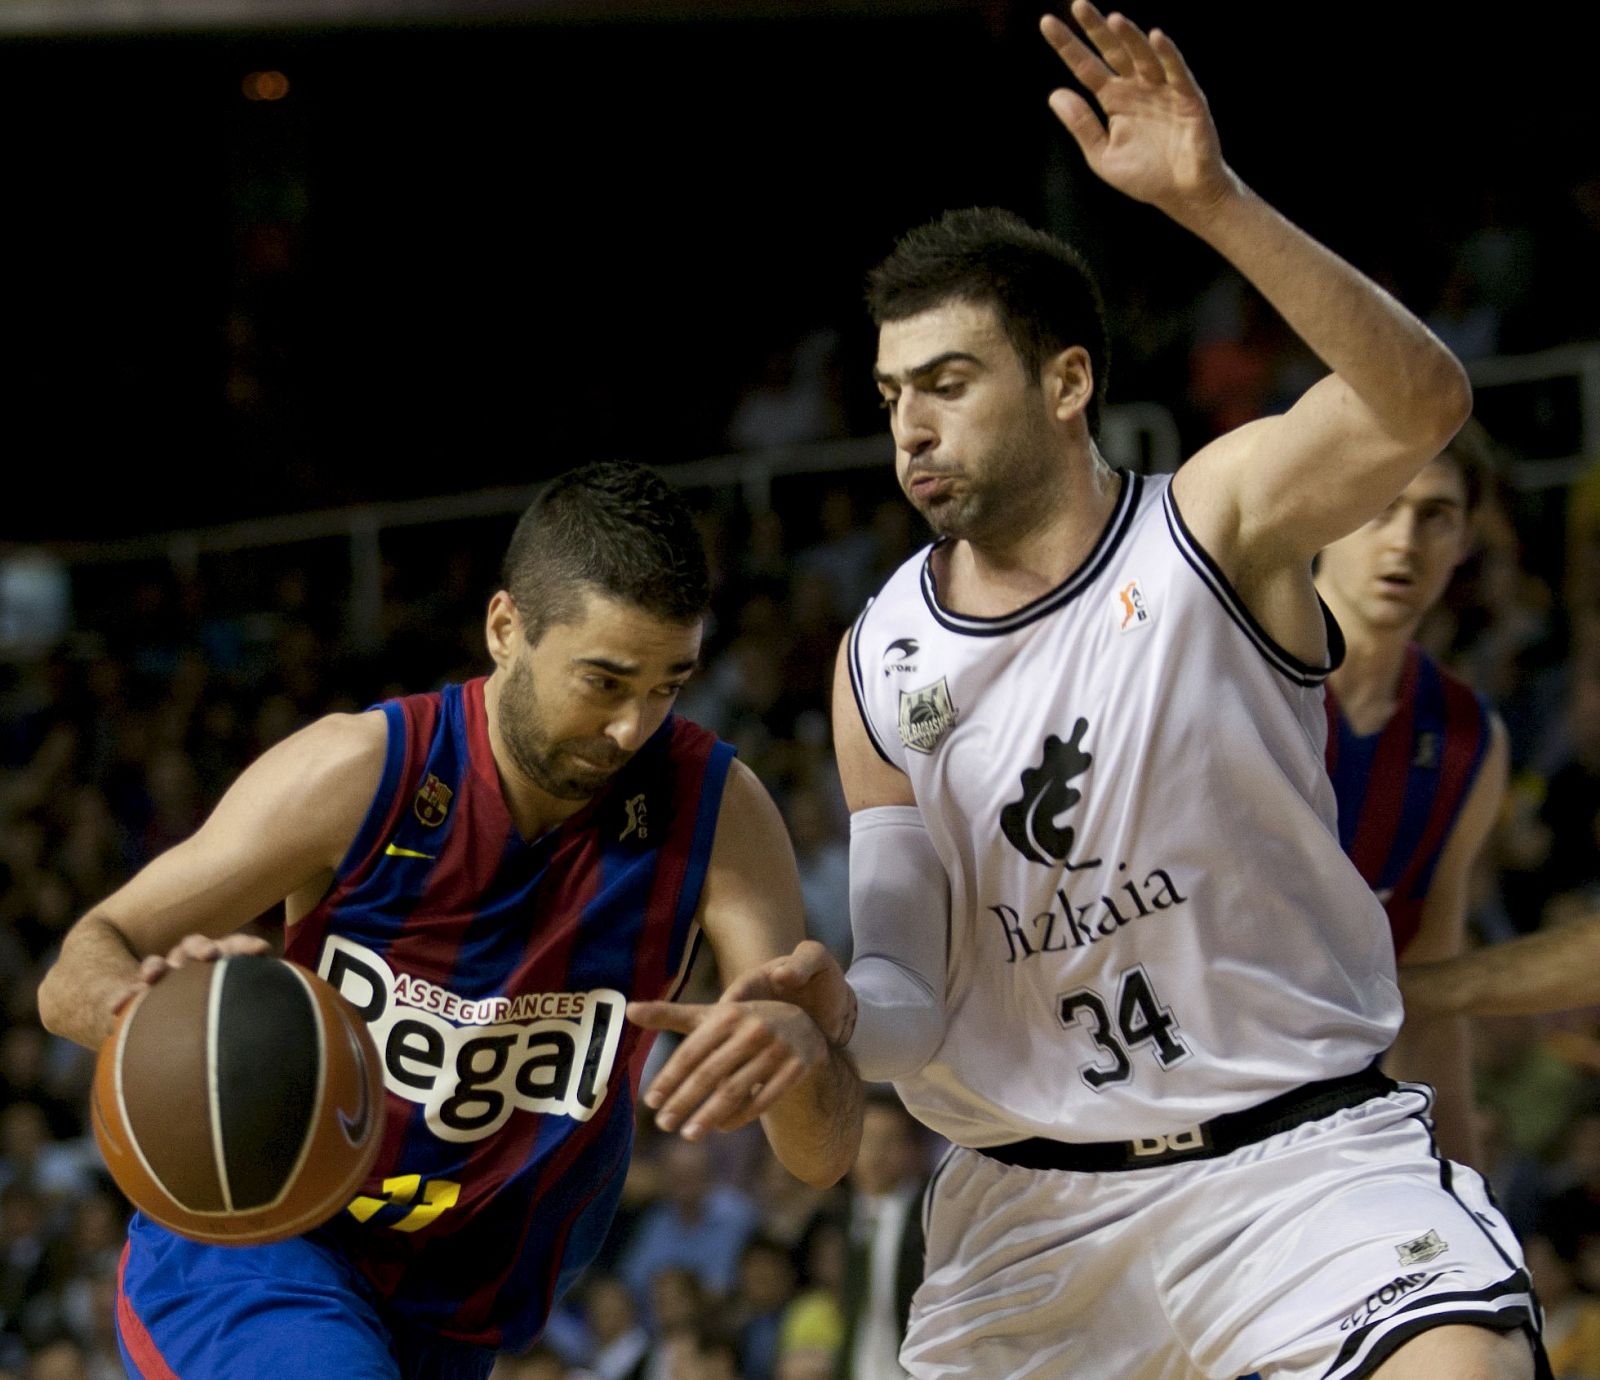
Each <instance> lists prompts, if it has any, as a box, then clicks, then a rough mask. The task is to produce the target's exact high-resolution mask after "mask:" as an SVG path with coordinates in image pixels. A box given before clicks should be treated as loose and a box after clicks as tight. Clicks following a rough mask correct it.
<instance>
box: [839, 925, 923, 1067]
mask: <svg viewBox="0 0 1600 1380" xmlns="http://www.w3.org/2000/svg"><path fill="white" fill-rule="evenodd" d="M845 980H846V981H847V982H848V983H849V984H850V987H851V990H852V991H854V993H855V997H856V1019H855V1026H854V1028H853V1030H852V1031H851V1034H850V1039H849V1043H848V1044H847V1045H846V1048H847V1049H848V1050H849V1051H850V1055H851V1057H852V1058H853V1059H854V1060H855V1061H856V1067H858V1068H859V1069H860V1070H861V1076H862V1077H863V1078H866V1079H868V1080H869V1081H870V1082H874V1083H892V1082H894V1081H895V1080H897V1079H900V1078H909V1077H911V1075H912V1074H914V1073H917V1072H918V1071H919V1070H921V1068H922V1066H923V1065H924V1064H926V1063H927V1062H928V1060H930V1059H931V1058H933V1056H934V1053H935V1052H936V1051H937V1050H938V1048H939V1046H940V1045H941V1044H942V1043H943V1042H944V1027H945V1011H944V994H943V992H942V991H939V992H936V991H934V990H933V988H932V986H931V985H930V983H929V982H928V980H927V977H926V976H925V975H923V974H921V973H919V972H916V971H913V970H912V969H910V968H907V967H905V966H903V965H901V964H898V963H896V962H893V961H892V960H891V959H889V958H886V957H882V956H877V955H869V956H867V957H865V958H861V959H858V960H857V961H856V962H854V963H852V964H851V965H850V971H849V972H848V973H847V974H846V975H845Z"/></svg>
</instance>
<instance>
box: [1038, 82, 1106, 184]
mask: <svg viewBox="0 0 1600 1380" xmlns="http://www.w3.org/2000/svg"><path fill="white" fill-rule="evenodd" d="M1050 109H1051V110H1053V111H1055V115H1056V119H1058V120H1060V121H1061V123H1062V124H1064V125H1065V126H1066V127H1067V132H1068V133H1069V134H1071V135H1072V137H1073V138H1074V139H1076V140H1077V141H1078V147H1079V148H1080V149H1082V150H1083V156H1084V157H1085V158H1086V159H1088V160H1089V166H1090V167H1093V166H1094V165H1095V162H1096V160H1097V159H1098V158H1099V157H1100V151H1101V150H1102V149H1103V148H1105V146H1106V127H1105V126H1104V125H1103V124H1101V123H1100V117H1099V116H1098V115H1096V114H1095V113H1094V111H1093V110H1092V109H1091V108H1090V106H1089V102H1088V101H1086V100H1084V98H1083V97H1082V96H1080V95H1079V94H1078V93H1077V92H1076V91H1068V90H1067V89H1066V88H1065V87H1062V88H1060V89H1059V90H1056V91H1052V92H1051V93H1050Z"/></svg>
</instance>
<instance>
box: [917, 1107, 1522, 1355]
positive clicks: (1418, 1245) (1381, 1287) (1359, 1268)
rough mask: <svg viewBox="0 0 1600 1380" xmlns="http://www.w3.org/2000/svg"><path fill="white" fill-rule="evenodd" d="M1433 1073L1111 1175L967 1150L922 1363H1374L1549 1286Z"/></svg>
mask: <svg viewBox="0 0 1600 1380" xmlns="http://www.w3.org/2000/svg"><path fill="white" fill-rule="evenodd" d="M1430 1103H1431V1098H1430V1096H1429V1094H1428V1091H1427V1089H1426V1088H1424V1087H1421V1086H1420V1085H1416V1084H1406V1085H1403V1086H1402V1087H1400V1088H1399V1089H1398V1090H1397V1091H1395V1092H1392V1093H1390V1094H1388V1095H1387V1096H1380V1097H1376V1098H1373V1099H1372V1100H1371V1101H1368V1102H1364V1103H1361V1104H1360V1105H1358V1106H1355V1107H1350V1108H1346V1109H1345V1110H1343V1111H1339V1112H1336V1113H1334V1114H1333V1115H1331V1116H1328V1117H1325V1118H1323V1119H1321V1120H1318V1121H1310V1122H1307V1123H1305V1124H1304V1125H1301V1126H1297V1127H1295V1128H1294V1129H1293V1130H1290V1131H1286V1132H1284V1133H1282V1134H1281V1135H1277V1136H1272V1137H1269V1138H1268V1139H1265V1140H1262V1141H1259V1142H1257V1143H1255V1144H1253V1145H1247V1146H1245V1147H1244V1148H1242V1149H1240V1150H1236V1151H1234V1152H1233V1153H1232V1154H1229V1155H1225V1156H1221V1157H1219V1158H1216V1159H1209V1160H1194V1161H1189V1162H1180V1163H1173V1164H1169V1165H1163V1166H1157V1167H1153V1168H1149V1169H1133V1170H1125V1171H1121V1172H1111V1173H1098V1174H1096V1173H1079V1172H1074V1171H1070V1170H1052V1169H1042V1170H1041V1169H1026V1168H1021V1167H1018V1166H1014V1165H1008V1164H1003V1163H1000V1162H999V1161H997V1160H994V1159H990V1158H988V1157H987V1156H985V1155H983V1154H981V1153H979V1152H978V1151H975V1150H968V1149H964V1148H961V1147H957V1148H956V1149H953V1150H952V1151H951V1152H950V1153H949V1154H948V1155H947V1156H946V1157H945V1159H944V1161H943V1162H942V1163H941V1165H940V1167H939V1169H938V1171H937V1173H936V1174H935V1176H934V1179H933V1182H932V1184H931V1185H930V1187H929V1190H928V1195H927V1199H926V1202H925V1204H924V1213H925V1218H926V1227H927V1242H928V1253H927V1264H928V1272H927V1277H926V1279H925V1281H924V1283H923V1285H922V1287H921V1288H920V1289H919V1290H918V1291H917V1294H916V1297H915V1299H914V1300H913V1303H912V1309H911V1322H910V1327H909V1330H908V1332H907V1335H906V1339H905V1344H904V1346H903V1347H902V1349H901V1353H900V1359H901V1363H902V1364H903V1365H904V1366H905V1367H906V1369H907V1370H908V1371H909V1372H910V1373H911V1375H912V1376H914V1377H916V1380H934V1377H955V1376H961V1377H968V1378H970V1380H1023V1378H1024V1377H1031V1378H1032V1380H1067V1377H1078V1378H1079V1380H1237V1377H1240V1376H1250V1375H1255V1374H1259V1375H1260V1376H1261V1380H1313V1378H1315V1380H1356V1377H1361V1376H1367V1375H1370V1374H1371V1373H1372V1372H1373V1371H1374V1370H1376V1369H1377V1367H1378V1366H1379V1365H1381V1364H1382V1362H1383V1361H1384V1360H1385V1359H1387V1358H1388V1356H1389V1355H1391V1354H1392V1353H1393V1352H1394V1351H1395V1349H1396V1348H1398V1347H1399V1346H1401V1345H1402V1344H1403V1343H1404V1342H1405V1341H1407V1340H1408V1339H1409V1338H1411V1337H1413V1336H1415V1335H1416V1334H1417V1333H1419V1332H1421V1331H1423V1330H1425V1329H1427V1328H1430V1327H1437V1326H1440V1325H1443V1324H1447V1323H1467V1324H1474V1325H1478V1326H1482V1327H1487V1328H1492V1329H1494V1330H1497V1331H1510V1330H1513V1329H1519V1328H1520V1329H1524V1330H1526V1331H1527V1332H1528V1333H1529V1335H1530V1345H1534V1346H1537V1340H1536V1338H1537V1328H1538V1320H1539V1314H1538V1305H1537V1304H1536V1302H1535V1300H1534V1298H1533V1296H1532V1293H1531V1286H1530V1284H1529V1280H1528V1275H1527V1271H1526V1270H1525V1268H1524V1265H1523V1260H1522V1251H1521V1249H1520V1247H1519V1246H1518V1245H1517V1242H1516V1239H1515V1237H1514V1236H1513V1235H1512V1232H1511V1229H1510V1227H1509V1226H1508V1225H1507V1224H1506V1221H1505V1219H1504V1218H1503V1217H1502V1216H1501V1215H1500V1212H1499V1210H1498V1209H1497V1208H1496V1207H1495V1206H1494V1205H1493V1204H1492V1203H1491V1202H1490V1199H1489V1195H1488V1192H1487V1191H1486V1189H1485V1187H1484V1183H1483V1180H1482V1179H1481V1178H1480V1177H1479V1175H1478V1174H1477V1173H1476V1172H1475V1171H1473V1170H1471V1169H1467V1168H1465V1167H1463V1166H1461V1165H1458V1164H1454V1163H1452V1162H1450V1161H1448V1160H1443V1159H1441V1158H1440V1157H1439V1155H1438V1154H1437V1152H1436V1150H1435V1149H1434V1144H1433V1135H1432V1131H1431V1127H1430V1123H1429V1122H1428V1120H1427V1112H1428V1110H1429V1107H1430Z"/></svg>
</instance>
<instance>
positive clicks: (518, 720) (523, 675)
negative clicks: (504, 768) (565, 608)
mask: <svg viewBox="0 0 1600 1380" xmlns="http://www.w3.org/2000/svg"><path fill="white" fill-rule="evenodd" d="M497 717H498V719H499V723H500V739H501V741H502V742H503V743H504V744H505V745H506V752H507V753H508V754H509V755H510V757H511V761H512V763H513V765H514V766H515V767H516V768H517V770H518V771H519V772H521V773H522V774H523V775H524V776H525V777H527V779H528V780H529V781H531V782H533V784H534V785H535V786H537V787H538V788H539V789H540V790H541V791H543V792H544V793H545V794H546V795H550V796H554V797H555V798H556V799H557V800H589V799H591V798H592V797H594V796H596V795H599V794H600V792H601V791H603V790H604V789H605V788H606V786H607V785H609V784H610V782H611V778H612V777H613V776H615V775H616V773H617V771H619V770H620V769H621V767H622V765H623V763H624V762H626V761H627V756H624V757H623V759H622V761H620V762H618V763H617V764H616V766H615V767H613V768H612V769H611V770H610V771H608V772H604V773H597V772H586V771H585V770H584V769H582V768H580V767H578V766H577V765H576V764H569V765H564V764H563V762H562V759H561V753H562V749H563V748H565V747H567V746H569V744H567V743H557V742H553V741H552V740H551V737H550V734H549V731H548V730H547V729H546V728H545V726H544V715H543V714H542V713H541V712H540V709H539V696H538V692H537V691H536V690H535V689H534V688H533V672H532V671H530V670H529V669H528V663H527V662H526V661H522V660H519V661H517V662H516V664H515V665H513V666H512V668H511V673H510V674H509V675H508V676H507V677H506V683H505V685H504V686H503V687H502V688H501V691H500V703H499V712H498V715H497ZM575 745H576V744H572V746H575ZM586 746H587V745H586ZM630 755H631V754H630Z"/></svg>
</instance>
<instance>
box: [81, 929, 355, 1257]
mask: <svg viewBox="0 0 1600 1380" xmlns="http://www.w3.org/2000/svg"><path fill="white" fill-rule="evenodd" d="M383 1110H384V1093H383V1083H382V1078H381V1074H380V1065H379V1063H378V1055H377V1050H376V1049H375V1048H374V1046H373V1043H372V1037H371V1036H370V1035H369V1034H368V1033H367V1028H366V1026H365V1025H364V1024H363V1023H362V1021H361V1020H360V1018H359V1017H358V1016H357V1015H356V1014H355V1012H354V1011H353V1010H352V1009H351V1008H350V1006H349V1005H348V1004H347V1003H346V1002H345V1000H344V998H343V997H341V996H339V995H338V994H337V993H336V992H335V991H334V990H333V988H331V987H330V986H328V984H327V983H325V982H323V981H322V979H321V978H318V977H316V976H314V975H313V974H311V973H309V972H307V971H306V970H305V969H304V968H301V967H300V966H299V965H297V964H294V963H289V962H286V961H285V960H283V959H278V958H266V957H229V958H223V959H220V960H218V961H217V962H215V963H189V964H185V965H184V966H183V967H181V968H178V969H176V970H175V971H173V972H170V973H168V974H166V976H164V977H163V978H162V979H161V980H160V981H159V982H157V983H156V984H155V985H154V986H152V987H151V988H150V989H149V990H147V991H145V992H142V993H140V994H139V996H138V997H136V998H135V999H134V1000H133V1001H132V1002H130V1003H129V1005H128V1006H127V1007H126V1008H125V1009H124V1010H123V1012H122V1014H121V1016H120V1018H119V1019H118V1021H117V1026H116V1029H115V1030H113V1031H112V1033H111V1035H110V1036H109V1037H108V1038H107V1039H106V1041H105V1043H104V1044H103V1045H102V1046H101V1047H100V1054H99V1059H98V1061H97V1063H96V1066H95V1077H94V1090H93V1094H92V1097H91V1102H90V1117H91V1120H92V1122H93V1124H94V1135H95V1140H96V1141H97V1142H98V1143H99V1146H100V1153H101V1154H102V1155H103V1156H104V1157H105V1161H106V1165H107V1167H108V1168H109V1169H110V1171H111V1176H112V1177H113V1178H114V1179H115V1180H116V1181H117V1185H118V1186H119V1187H120V1188H121V1189H122V1191H123V1192H124V1193H126V1194H127V1195H128V1197H129V1199H131V1200H132V1202H133V1204H134V1206H136V1207H138V1208H139V1209H140V1210H141V1211H143V1212H144V1213H146V1214H147V1215H148V1216H150V1217H151V1218H153V1219H154V1220H155V1221H157V1222H159V1223H161V1225H162V1226H164V1227H168V1228H170V1229H171V1230H173V1231H175V1232H179V1233H181V1234H182V1235H184V1236H187V1237H191V1238H192V1239H194V1240H196V1241H206V1242H212V1243H216V1244H220V1245H239V1246H245V1245H258V1244H260V1243H263V1242H267V1241H279V1240H282V1239H283V1238H285V1237H289V1236H294V1235H297V1234H298V1233H300V1232H303V1231H309V1230H310V1229H311V1228H312V1227H315V1226H317V1225H318V1224H320V1223H322V1222H324V1221H326V1220H327V1219H328V1218H329V1217H331V1216H333V1214H334V1213H336V1212H338V1211H339V1209H340V1208H342V1207H343V1206H344V1205H345V1204H346V1203H347V1202H348V1201H349V1200H350V1198H351V1197H352V1196H353V1195H354V1194H355V1193H356V1191H357V1190H358V1189H359V1188H360V1186H361V1181H362V1179H363V1178H365V1176H366V1173H367V1171H368V1169H369V1168H370V1167H371V1165H372V1162H373V1160H374V1158H375V1157H376V1155H377V1153H378V1145H379V1142H380V1140H381V1139H382V1135H383Z"/></svg>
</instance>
